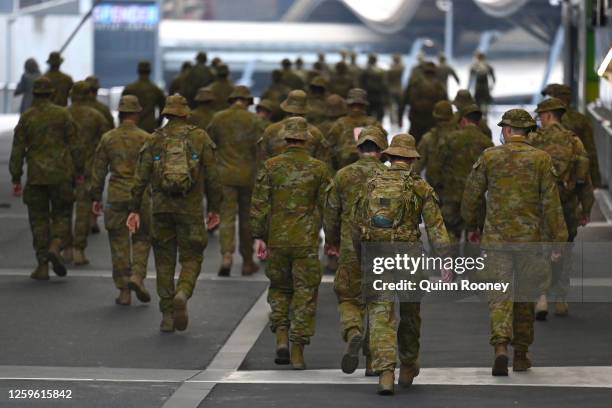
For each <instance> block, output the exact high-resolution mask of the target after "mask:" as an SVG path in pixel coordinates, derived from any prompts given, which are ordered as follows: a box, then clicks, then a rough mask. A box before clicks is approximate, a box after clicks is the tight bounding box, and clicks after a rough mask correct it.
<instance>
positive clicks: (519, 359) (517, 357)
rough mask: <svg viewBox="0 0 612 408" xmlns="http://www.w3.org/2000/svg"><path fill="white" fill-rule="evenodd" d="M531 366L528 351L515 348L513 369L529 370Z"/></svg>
mask: <svg viewBox="0 0 612 408" xmlns="http://www.w3.org/2000/svg"><path fill="white" fill-rule="evenodd" d="M530 368H531V359H530V358H529V355H528V354H527V351H520V350H516V349H515V350H514V359H513V361H512V371H527V370H529V369H530Z"/></svg>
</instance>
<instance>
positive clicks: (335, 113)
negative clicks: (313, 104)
mask: <svg viewBox="0 0 612 408" xmlns="http://www.w3.org/2000/svg"><path fill="white" fill-rule="evenodd" d="M326 102H327V112H326V113H327V116H328V117H330V118H338V117H340V116H344V115H346V101H345V100H344V98H343V97H341V96H340V95H337V94H331V95H329V96H328V97H327V99H326Z"/></svg>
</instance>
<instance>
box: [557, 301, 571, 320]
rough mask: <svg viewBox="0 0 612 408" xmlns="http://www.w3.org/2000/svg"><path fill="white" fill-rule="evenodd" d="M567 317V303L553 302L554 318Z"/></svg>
mask: <svg viewBox="0 0 612 408" xmlns="http://www.w3.org/2000/svg"><path fill="white" fill-rule="evenodd" d="M567 315H569V305H568V304H567V302H565V301H560V302H555V316H559V317H565V316H567Z"/></svg>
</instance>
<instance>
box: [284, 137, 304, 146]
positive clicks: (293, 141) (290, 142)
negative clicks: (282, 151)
mask: <svg viewBox="0 0 612 408" xmlns="http://www.w3.org/2000/svg"><path fill="white" fill-rule="evenodd" d="M285 142H287V144H305V143H306V141H305V140H302V139H291V138H290V137H288V138H286V139H285Z"/></svg>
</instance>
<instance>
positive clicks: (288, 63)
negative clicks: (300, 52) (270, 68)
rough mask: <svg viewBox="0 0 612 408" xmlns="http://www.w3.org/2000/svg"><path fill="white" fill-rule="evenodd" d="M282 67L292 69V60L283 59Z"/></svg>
mask: <svg viewBox="0 0 612 408" xmlns="http://www.w3.org/2000/svg"><path fill="white" fill-rule="evenodd" d="M281 66H283V67H285V68H286V67H290V66H291V60H290V59H289V58H283V60H282V61H281Z"/></svg>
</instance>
